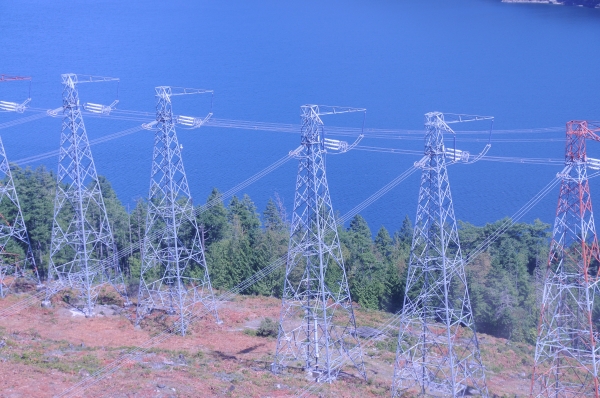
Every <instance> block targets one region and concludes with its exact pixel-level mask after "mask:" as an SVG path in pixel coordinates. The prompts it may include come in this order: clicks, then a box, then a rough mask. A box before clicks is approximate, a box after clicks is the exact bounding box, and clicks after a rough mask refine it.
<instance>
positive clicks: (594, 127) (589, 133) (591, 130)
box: [585, 122, 600, 141]
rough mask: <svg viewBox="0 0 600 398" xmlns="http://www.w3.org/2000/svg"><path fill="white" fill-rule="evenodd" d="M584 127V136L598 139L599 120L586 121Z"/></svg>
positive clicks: (599, 130)
mask: <svg viewBox="0 0 600 398" xmlns="http://www.w3.org/2000/svg"><path fill="white" fill-rule="evenodd" d="M586 124H587V126H586V128H585V138H587V139H590V140H594V141H600V135H598V134H599V133H600V122H587V123H586Z"/></svg>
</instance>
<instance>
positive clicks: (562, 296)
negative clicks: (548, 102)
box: [530, 121, 600, 397]
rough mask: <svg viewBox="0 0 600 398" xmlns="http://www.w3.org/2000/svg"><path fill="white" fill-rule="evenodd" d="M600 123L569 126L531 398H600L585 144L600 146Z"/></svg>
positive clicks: (597, 258) (598, 260)
mask: <svg viewBox="0 0 600 398" xmlns="http://www.w3.org/2000/svg"><path fill="white" fill-rule="evenodd" d="M599 132H600V124H595V125H594V124H593V123H589V122H586V121H570V122H568V123H567V137H566V138H567V142H566V151H565V168H564V170H563V171H562V172H561V173H559V174H558V176H557V177H559V178H561V179H562V181H561V186H560V193H559V197H558V206H557V210H556V219H555V221H554V229H553V231H552V241H551V243H550V253H549V257H548V268H547V270H546V276H545V281H544V282H545V283H544V292H543V296H542V308H541V320H540V324H539V328H538V338H537V344H536V349H535V363H534V368H533V374H532V381H531V394H530V395H531V396H532V397H534V396H535V397H598V396H599V395H600V393H599V390H598V388H599V385H598V384H599V380H598V370H599V366H600V351H599V348H598V337H599V336H598V329H597V326H598V312H597V311H598V296H599V291H598V282H599V279H598V270H599V269H598V267H599V266H600V253H599V249H598V238H597V236H596V227H595V226H594V214H593V211H592V198H591V194H590V186H589V182H588V175H587V168H590V169H592V170H598V169H600V160H599V159H592V158H588V157H587V154H586V141H587V140H594V141H600V136H599V135H598V133H599Z"/></svg>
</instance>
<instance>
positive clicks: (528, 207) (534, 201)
mask: <svg viewBox="0 0 600 398" xmlns="http://www.w3.org/2000/svg"><path fill="white" fill-rule="evenodd" d="M561 181H562V179H561V178H560V177H559V176H556V177H554V178H553V179H552V180H551V181H550V182H549V183H548V184H547V185H546V186H544V187H543V188H542V189H541V190H540V191H539V192H538V193H537V194H535V195H534V196H533V197H532V198H531V199H530V200H529V201H528V202H527V203H525V205H523V207H521V208H520V209H519V210H517V212H516V213H515V214H513V215H512V217H510V218H508V219H507V220H506V221H505V222H504V223H502V225H500V226H499V227H498V228H497V229H496V230H495V231H494V232H493V233H492V234H491V235H490V236H488V237H487V238H486V239H485V240H484V241H483V242H481V243H480V244H479V246H477V247H476V248H475V249H474V250H473V251H472V252H470V253H469V254H468V255H467V256H466V258H465V260H464V261H463V264H464V265H465V266H466V265H467V264H469V263H470V262H471V261H473V260H474V259H475V258H477V256H478V255H479V254H481V252H483V251H484V250H487V249H488V248H489V247H490V245H491V244H492V243H494V242H495V241H496V240H497V239H498V238H499V237H500V236H501V235H502V234H503V233H505V232H506V231H507V230H508V229H509V228H510V227H512V226H513V225H515V223H517V221H518V220H519V219H521V217H523V216H524V215H525V214H526V213H527V212H528V211H529V210H531V209H532V208H533V207H534V206H535V205H537V204H538V203H539V202H540V201H541V200H542V199H543V198H544V197H546V195H548V193H550V192H551V191H552V189H553V188H554V187H556V186H557V185H558V184H559V183H560V182H561ZM400 318H401V312H399V313H398V314H397V315H396V316H394V317H393V318H391V319H390V320H388V322H387V323H386V324H384V326H383V327H381V328H380V329H377V333H374V335H376V336H379V335H382V334H384V333H386V331H387V330H388V329H389V328H390V327H391V326H392V325H394V324H395V323H398V321H399V320H400ZM374 338H375V337H373V338H371V339H370V340H368V341H367V344H368V343H369V342H372V341H373V340H374ZM361 346H364V345H361ZM354 349H359V350H360V349H361V348H360V347H355V348H354ZM349 356H350V355H348V356H340V357H338V363H336V364H335V365H334V370H337V369H338V368H341V367H342V366H343V365H344V364H345V363H346V361H347V358H348V357H349ZM322 385H323V384H322V383H318V382H316V381H315V382H312V383H311V384H309V385H308V386H306V387H305V388H304V389H303V390H301V391H300V392H298V393H297V394H296V397H305V396H306V395H307V394H309V393H312V392H315V391H317V390H319V389H320V388H321V387H322Z"/></svg>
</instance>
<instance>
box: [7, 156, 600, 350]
mask: <svg viewBox="0 0 600 398" xmlns="http://www.w3.org/2000/svg"><path fill="white" fill-rule="evenodd" d="M12 170H13V178H14V181H15V186H16V189H17V193H18V195H19V201H20V204H21V207H22V209H23V215H24V219H25V224H26V226H27V229H28V232H29V235H30V239H31V243H32V247H33V250H34V255H35V258H36V261H37V263H38V267H39V268H40V271H41V272H40V273H41V276H42V277H44V276H45V275H46V270H47V265H48V258H49V251H50V238H51V229H52V219H53V208H54V195H55V191H56V178H55V176H54V175H53V173H52V172H51V171H48V170H46V169H45V168H43V167H39V168H37V169H35V170H32V169H29V168H27V169H21V168H19V167H16V166H12ZM99 183H100V186H101V188H102V194H103V198H104V203H105V205H106V209H107V213H108V217H109V221H110V225H111V227H112V230H113V233H114V235H115V241H116V244H117V248H118V249H126V248H129V247H132V245H133V247H136V248H138V247H139V246H140V243H141V242H142V239H143V237H144V232H145V225H146V211H147V203H146V202H145V201H143V200H140V201H138V202H137V204H136V206H135V208H134V209H132V210H131V211H129V212H128V211H127V210H126V209H125V208H124V207H123V205H122V204H121V202H120V201H119V200H118V198H117V196H116V194H115V192H114V190H113V189H112V187H111V185H110V183H109V181H108V180H106V179H105V178H104V177H99ZM207 202H210V203H211V204H212V206H211V207H210V208H209V209H208V210H207V211H204V212H202V213H199V215H198V218H197V220H198V225H199V228H200V232H201V236H203V240H204V244H205V248H206V259H207V264H208V267H209V271H210V276H211V281H212V284H213V286H214V287H215V288H217V289H231V288H233V287H234V286H236V285H238V284H239V283H240V282H242V281H244V280H245V279H247V278H249V277H250V276H252V275H254V274H255V273H256V272H258V271H259V270H261V269H263V268H265V267H266V266H268V265H269V264H271V263H272V262H273V261H275V260H277V259H280V258H284V257H285V253H286V251H287V245H288V240H289V225H288V222H287V217H286V214H285V210H284V209H283V205H282V204H281V200H280V199H279V198H278V197H277V196H276V197H275V200H269V202H268V203H267V205H266V207H265V209H264V211H263V213H262V218H261V215H259V213H258V211H257V208H256V205H255V204H254V202H252V200H251V199H250V197H249V196H248V195H244V196H243V197H242V198H241V199H239V198H238V197H235V196H234V197H233V198H232V199H231V201H230V202H229V205H228V206H225V205H224V204H223V202H222V200H221V194H220V192H219V191H218V190H217V189H213V190H212V192H211V194H210V196H209V197H208V199H207ZM12 211H14V210H11V208H10V206H8V204H5V203H0V213H2V214H3V215H6V216H7V218H9V217H10V216H12V213H11V212H12ZM92 216H93V215H92ZM504 221H505V220H500V221H498V222H495V223H492V224H487V225H485V226H483V227H476V226H473V225H471V224H468V223H461V225H460V228H459V233H460V241H461V246H462V251H463V255H464V256H466V255H467V254H468V253H469V252H471V251H472V250H474V249H475V248H476V247H477V246H478V245H479V244H481V243H482V242H483V241H484V240H485V239H486V238H487V237H489V236H490V235H491V234H492V233H493V232H494V231H495V230H496V229H497V228H498V227H499V226H500V225H501V223H503V222H504ZM548 230H549V226H548V225H547V224H544V223H542V222H540V221H535V222H534V223H532V224H525V223H519V224H515V225H514V226H513V227H511V228H510V229H509V230H507V231H506V232H505V233H504V234H502V235H501V236H500V237H499V239H497V240H496V241H494V243H493V244H492V245H491V246H490V247H489V248H488V249H487V250H486V251H485V252H483V253H480V254H479V255H478V256H477V258H475V259H474V260H473V261H472V262H471V263H470V264H468V265H467V281H468V284H469V294H470V298H471V305H472V307H473V311H474V317H475V321H476V325H477V330H479V331H482V332H485V333H489V334H492V335H495V336H500V337H505V338H509V339H511V340H513V341H524V342H533V341H534V340H535V336H536V325H537V320H538V317H539V314H538V312H539V311H538V308H539V302H538V301H537V300H539V298H538V297H539V293H538V292H539V289H540V287H541V285H540V284H541V279H542V278H541V277H540V272H539V265H538V264H540V263H544V257H546V256H547V246H548V238H549V233H548ZM412 231H413V228H412V224H411V222H410V219H409V218H408V217H406V218H405V219H404V221H403V223H402V226H401V227H400V229H399V230H398V231H396V232H395V233H394V234H393V237H392V236H390V233H389V232H388V231H387V230H386V229H385V228H384V227H381V228H380V229H379V230H378V231H377V234H376V236H375V238H374V239H373V237H372V234H371V230H370V228H369V225H368V224H367V222H366V221H365V219H364V218H363V217H361V216H360V215H357V216H355V217H354V218H353V219H352V220H351V222H350V225H349V227H348V228H347V229H344V228H340V229H339V231H338V232H339V235H340V240H341V244H342V254H343V257H344V265H345V267H346V272H347V275H348V281H349V285H350V292H351V296H352V299H353V300H354V301H355V302H358V303H359V304H360V306H361V307H363V308H367V309H374V310H386V311H392V312H396V311H398V310H400V309H401V307H402V303H403V300H404V286H405V284H406V271H407V266H408V262H409V256H410V250H411V243H412ZM193 234H194V231H192V229H191V228H187V229H185V230H184V233H183V235H185V236H183V237H182V239H183V240H184V241H189V240H191V239H192V237H193ZM7 251H10V252H11V253H18V254H20V255H22V254H23V252H24V248H23V247H20V246H19V245H13V246H10V247H7ZM140 265H141V257H140V252H139V250H137V249H136V250H131V251H130V252H129V255H127V256H125V257H124V258H123V259H122V260H121V266H123V268H124V270H125V274H126V276H127V277H128V284H129V286H130V287H135V286H137V284H138V283H139V276H140ZM284 269H285V267H279V268H278V269H277V270H276V271H275V272H273V273H271V274H270V275H268V276H266V277H265V278H263V279H262V280H260V281H259V282H257V283H255V284H254V285H252V286H250V287H249V288H248V289H247V290H246V291H244V292H242V293H245V294H260V295H270V296H276V297H279V296H281V293H282V291H283V277H284ZM196 271H198V270H196V269H192V270H191V271H190V272H191V274H192V275H195V273H196ZM340 272H341V271H340V270H339V269H336V267H329V269H328V271H327V274H326V280H327V281H328V282H329V284H330V286H331V288H334V287H335V283H333V282H334V281H337V280H338V279H339V278H340ZM195 276H198V275H195ZM130 294H133V295H135V291H132V292H130ZM598 312H599V313H600V309H599V311H598ZM265 322H266V320H265ZM265 330H266V329H265ZM265 333H266V332H265Z"/></svg>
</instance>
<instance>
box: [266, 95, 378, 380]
mask: <svg viewBox="0 0 600 398" xmlns="http://www.w3.org/2000/svg"><path fill="white" fill-rule="evenodd" d="M301 134H302V138H301V145H302V146H301V151H300V152H299V154H298V157H299V159H300V164H299V167H298V177H297V180H296V194H295V199H294V213H293V215H292V224H291V233H290V242H289V249H288V258H287V267H286V275H285V285H284V291H283V300H282V308H281V317H280V321H279V333H278V338H277V348H276V352H275V361H274V363H273V364H272V369H273V371H275V372H277V371H279V370H281V369H282V368H284V367H285V366H287V365H289V364H290V363H293V362H296V361H302V362H303V363H304V367H305V370H306V371H307V372H309V373H312V376H313V377H314V378H315V379H316V380H317V381H320V382H331V381H333V380H335V379H336V377H337V375H338V373H339V372H340V369H341V367H342V365H343V362H344V361H345V360H347V359H349V360H351V361H352V363H353V364H354V366H356V368H357V369H358V371H359V373H360V374H361V375H362V376H363V377H365V378H366V373H365V369H364V364H363V360H362V351H361V349H360V344H359V341H358V339H357V338H356V334H355V329H356V322H355V319H354V311H353V309H352V301H351V299H350V291H349V288H348V279H347V276H346V271H345V268H344V262H343V259H342V252H341V247H340V241H339V237H338V233H337V224H336V221H335V217H334V213H333V208H332V206H331V198H330V196H329V188H328V186H327V178H326V175H325V148H324V137H323V122H322V121H321V119H320V118H319V109H318V107H317V106H313V105H306V106H303V107H302V130H301ZM326 280H329V281H331V282H330V283H332V284H330V285H328V284H327V283H326Z"/></svg>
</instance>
